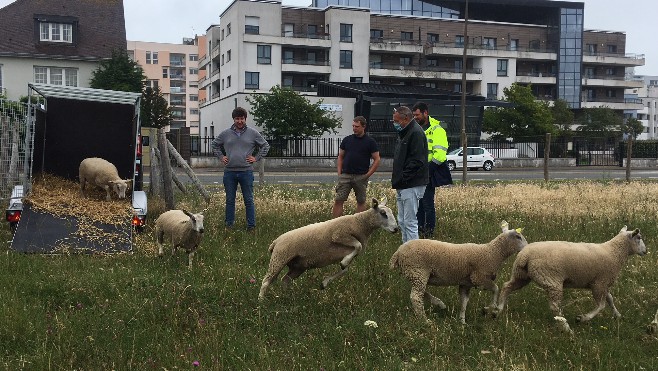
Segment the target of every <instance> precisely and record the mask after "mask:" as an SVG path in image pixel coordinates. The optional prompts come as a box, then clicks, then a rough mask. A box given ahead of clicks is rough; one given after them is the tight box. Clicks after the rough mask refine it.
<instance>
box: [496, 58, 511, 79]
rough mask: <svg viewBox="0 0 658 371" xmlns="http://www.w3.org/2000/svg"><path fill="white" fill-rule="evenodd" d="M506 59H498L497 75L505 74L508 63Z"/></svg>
mask: <svg viewBox="0 0 658 371" xmlns="http://www.w3.org/2000/svg"><path fill="white" fill-rule="evenodd" d="M508 62H509V61H508V60H507V59H499V60H498V71H497V72H498V76H507V64H508Z"/></svg>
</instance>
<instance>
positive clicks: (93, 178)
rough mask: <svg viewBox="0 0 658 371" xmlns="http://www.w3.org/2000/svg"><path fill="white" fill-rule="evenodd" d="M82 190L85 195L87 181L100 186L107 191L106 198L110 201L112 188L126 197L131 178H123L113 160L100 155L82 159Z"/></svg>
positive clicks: (80, 174)
mask: <svg viewBox="0 0 658 371" xmlns="http://www.w3.org/2000/svg"><path fill="white" fill-rule="evenodd" d="M79 177H80V192H81V193H82V196H83V197H84V195H85V187H86V186H87V183H90V184H93V185H96V186H99V187H101V188H103V189H104V190H105V192H107V197H106V199H107V200H108V201H110V200H111V199H112V197H111V196H110V189H112V190H114V192H115V193H116V194H117V196H119V198H120V199H121V198H126V189H127V188H128V186H129V185H130V183H131V180H130V179H121V178H120V177H119V172H118V171H117V168H116V166H114V164H112V163H111V162H109V161H107V160H104V159H102V158H98V157H91V158H86V159H84V160H82V162H81V163H80V171H79Z"/></svg>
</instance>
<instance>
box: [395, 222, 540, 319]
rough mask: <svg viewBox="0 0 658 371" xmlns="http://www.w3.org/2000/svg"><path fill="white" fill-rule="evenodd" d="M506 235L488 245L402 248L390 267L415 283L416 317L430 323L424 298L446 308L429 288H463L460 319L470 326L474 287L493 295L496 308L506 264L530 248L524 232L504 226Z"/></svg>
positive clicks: (422, 243) (428, 243)
mask: <svg viewBox="0 0 658 371" xmlns="http://www.w3.org/2000/svg"><path fill="white" fill-rule="evenodd" d="M500 226H501V229H502V233H501V234H499V235H498V236H497V237H496V238H494V239H493V240H492V241H490V242H489V243H486V244H475V243H464V244H453V243H448V242H442V241H436V240H425V239H421V240H412V241H407V242H405V243H404V244H402V245H401V246H400V247H399V248H398V249H397V251H396V252H395V253H394V254H393V256H392V257H391V260H390V262H389V267H390V268H391V269H397V268H399V269H400V272H401V273H402V275H403V276H404V277H405V278H406V279H407V280H409V281H410V282H411V294H410V298H411V306H412V308H413V311H414V313H415V314H416V317H418V318H419V319H421V320H424V321H428V319H427V317H426V316H425V310H424V308H423V297H424V298H425V299H427V300H429V301H430V303H431V304H432V305H434V306H437V307H439V308H441V309H445V308H446V305H445V304H444V303H443V302H442V301H441V300H440V299H438V298H436V297H434V296H432V295H431V294H430V293H429V292H427V291H426V288H427V285H428V284H429V285H434V286H453V285H457V286H459V295H460V297H461V311H460V312H459V319H460V320H461V323H462V324H466V305H467V304H468V300H469V293H470V290H471V288H473V287H481V288H484V289H486V290H489V291H491V292H492V293H493V300H492V306H494V305H496V300H497V298H498V286H497V285H496V284H495V283H494V280H495V279H496V274H497V272H498V269H499V268H500V266H501V265H502V263H503V262H504V261H505V259H507V258H508V257H509V256H510V255H512V254H514V253H516V252H518V251H521V249H523V248H524V246H526V245H527V244H528V242H527V241H526V239H525V237H524V236H523V235H522V234H521V232H522V229H520V228H519V229H516V230H513V229H512V230H510V229H508V223H507V222H505V221H503V222H502V223H501V225H500Z"/></svg>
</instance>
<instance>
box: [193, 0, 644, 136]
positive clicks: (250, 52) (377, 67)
mask: <svg viewBox="0 0 658 371" xmlns="http://www.w3.org/2000/svg"><path fill="white" fill-rule="evenodd" d="M440 4H441V5H440V6H439V5H435V4H430V3H425V2H422V1H413V2H411V1H403V0H314V2H313V7H293V6H283V5H282V4H281V3H280V2H279V1H276V0H275V1H270V0H235V1H233V3H231V4H230V5H229V6H228V8H227V9H226V10H225V11H224V12H223V13H222V14H221V15H220V25H218V26H214V27H211V28H209V29H208V32H207V34H206V37H207V44H208V50H209V53H208V54H207V55H205V56H203V57H202V58H201V61H200V67H199V68H200V69H202V70H206V73H207V74H208V78H207V79H206V80H205V81H204V82H203V83H202V84H201V85H200V89H205V90H206V92H207V100H206V101H204V102H203V103H202V104H201V111H202V114H201V124H200V125H201V131H202V132H203V133H206V135H211V133H212V131H213V130H214V131H215V132H217V130H218V129H223V128H224V127H226V126H228V125H230V120H226V119H223V120H222V121H221V122H220V123H219V128H218V127H217V126H218V121H217V119H218V117H222V116H220V115H222V114H223V115H224V116H226V114H225V113H226V112H227V110H228V109H229V108H232V107H234V106H235V105H243V106H248V104H247V103H246V101H245V99H244V98H245V96H246V95H248V94H250V93H253V92H255V93H266V92H267V91H268V90H269V89H270V88H271V87H272V86H274V85H277V84H279V85H282V86H286V87H290V88H292V89H294V90H297V91H299V92H300V93H302V94H305V95H307V96H308V97H309V98H310V99H313V96H314V95H316V93H315V92H316V91H317V87H318V84H319V82H321V81H330V82H353V83H368V84H378V85H405V86H417V87H427V88H433V89H443V90H448V91H456V92H459V91H461V86H462V85H461V79H462V71H464V70H465V71H466V80H467V83H466V92H467V93H469V94H472V95H481V96H484V97H486V98H488V99H497V98H500V97H502V95H503V89H504V88H506V87H508V86H510V85H512V84H513V83H519V84H526V85H530V86H531V87H532V90H533V92H534V94H535V96H536V97H537V99H542V100H555V99H557V98H560V99H564V100H566V101H567V102H568V103H569V104H570V106H571V107H572V108H574V109H580V108H588V107H599V106H607V107H610V108H612V109H615V110H619V111H629V110H630V111H632V110H639V109H642V108H643V105H642V103H641V101H639V100H637V99H632V98H630V99H629V98H626V97H625V94H624V92H625V90H626V89H636V88H641V87H642V86H643V83H642V82H640V81H635V80H633V79H632V78H629V77H627V76H626V74H625V70H626V68H629V67H635V66H641V65H643V64H644V56H643V55H640V54H631V53H628V51H627V50H626V35H625V33H623V32H612V31H597V30H585V29H584V27H583V24H584V17H585V14H584V4H583V3H580V2H567V1H547V0H527V1H523V2H518V1H512V0H471V1H470V6H469V22H468V37H466V35H464V18H465V8H464V2H463V1H451V0H446V1H441V2H440ZM466 42H467V44H466V46H467V58H466V63H465V64H464V63H463V51H464V44H465V43H466ZM332 99H333V98H330V97H325V98H324V100H325V102H327V103H334V102H333V101H332ZM336 99H338V98H336ZM352 102H353V101H352ZM341 104H342V106H343V107H345V108H346V111H345V112H343V117H344V120H345V122H346V124H345V125H344V127H347V128H349V123H350V122H349V120H351V117H350V114H351V113H353V112H354V111H353V107H350V102H349V101H348V102H342V103H341ZM350 109H352V111H350ZM229 112H230V110H229ZM346 132H349V131H347V130H346Z"/></svg>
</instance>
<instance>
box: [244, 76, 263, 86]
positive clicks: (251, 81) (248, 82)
mask: <svg viewBox="0 0 658 371" xmlns="http://www.w3.org/2000/svg"><path fill="white" fill-rule="evenodd" d="M259 75H260V72H245V73H244V88H245V89H258V80H259V77H260V76H259Z"/></svg>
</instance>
